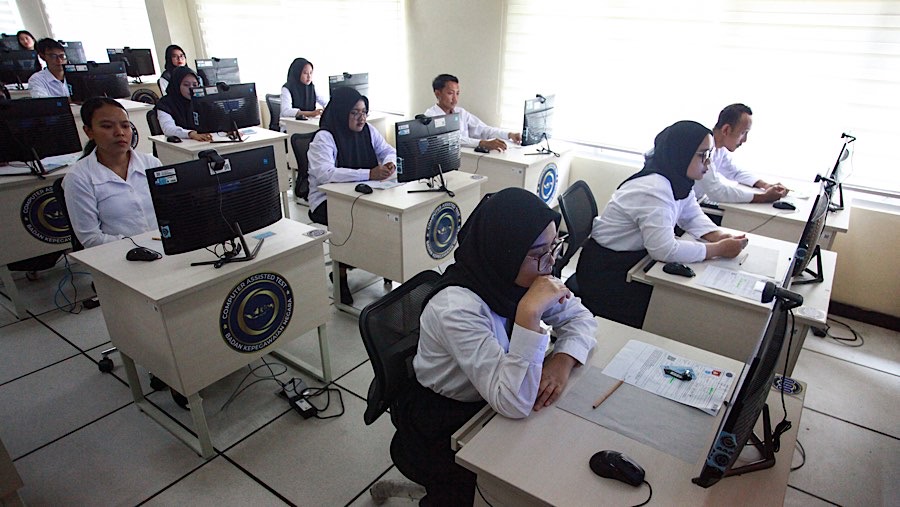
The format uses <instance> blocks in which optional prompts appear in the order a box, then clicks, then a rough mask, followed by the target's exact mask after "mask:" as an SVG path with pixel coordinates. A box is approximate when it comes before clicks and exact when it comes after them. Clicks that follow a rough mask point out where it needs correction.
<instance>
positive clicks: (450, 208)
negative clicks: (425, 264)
mask: <svg viewBox="0 0 900 507" xmlns="http://www.w3.org/2000/svg"><path fill="white" fill-rule="evenodd" d="M461 223H462V218H461V215H460V212H459V206H457V205H456V203H454V202H450V201H447V202H445V203H441V204H440V205H438V207H436V208H434V211H432V212H431V216H430V217H429V218H428V225H427V226H425V249H426V250H427V251H428V255H430V256H431V258H432V259H443V258H444V257H446V256H447V255H449V254H450V252H451V251H452V250H453V245H455V244H456V233H457V232H459V227H460V224H461Z"/></svg>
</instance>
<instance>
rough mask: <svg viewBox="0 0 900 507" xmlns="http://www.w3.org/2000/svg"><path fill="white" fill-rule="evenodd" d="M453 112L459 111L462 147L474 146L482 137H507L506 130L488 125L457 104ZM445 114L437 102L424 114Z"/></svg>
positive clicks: (504, 138)
mask: <svg viewBox="0 0 900 507" xmlns="http://www.w3.org/2000/svg"><path fill="white" fill-rule="evenodd" d="M453 112H454V113H459V145H460V146H462V147H464V148H474V147H476V146H478V141H480V140H482V139H494V138H497V139H503V140H508V139H509V131H508V130H503V129H498V128H496V127H490V126H488V125H487V124H485V123H484V122H483V121H481V120H480V119H479V118H478V117H477V116H475V115H474V114H472V113H470V112H468V111H466V110H465V109H463V108H461V107H459V106H457V107H455V108H454V109H453ZM445 114H447V113H445V112H444V110H443V109H441V106H439V105H437V104H435V105H433V106H431V107H430V108H428V110H427V111H425V116H443V115H445Z"/></svg>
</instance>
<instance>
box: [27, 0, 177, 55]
mask: <svg viewBox="0 0 900 507" xmlns="http://www.w3.org/2000/svg"><path fill="white" fill-rule="evenodd" d="M43 2H44V9H45V11H46V13H47V20H48V22H49V23H50V32H51V33H52V34H53V38H54V39H59V40H64V41H81V43H82V45H83V46H84V55H85V57H86V58H87V59H88V60H93V61H95V62H99V63H102V62H108V61H109V57H108V56H107V54H106V50H107V48H121V47H125V46H128V47H131V48H140V49H148V48H149V49H150V50H151V52H152V53H153V54H154V61H155V62H156V63H155V65H156V67H157V69H156V72H157V73H159V72H161V71H160V69H159V59H158V58H156V49H155V46H154V44H153V34H152V32H151V31H150V20H149V19H148V17H147V7H146V4H145V3H144V0H43Z"/></svg>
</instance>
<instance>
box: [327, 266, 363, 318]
mask: <svg viewBox="0 0 900 507" xmlns="http://www.w3.org/2000/svg"><path fill="white" fill-rule="evenodd" d="M339 265H340V263H339V262H338V261H336V260H334V259H331V296H332V297H333V298H334V307H335V308H337V309H338V310H341V311H343V312H345V313H349V314H350V315H355V316H356V317H359V314H360V313H362V312H360V311H359V310H357V309H356V308H355V307H352V306H348V305H345V304H344V303H341V283H340V276H341V269H340V268H339V267H338V266H339Z"/></svg>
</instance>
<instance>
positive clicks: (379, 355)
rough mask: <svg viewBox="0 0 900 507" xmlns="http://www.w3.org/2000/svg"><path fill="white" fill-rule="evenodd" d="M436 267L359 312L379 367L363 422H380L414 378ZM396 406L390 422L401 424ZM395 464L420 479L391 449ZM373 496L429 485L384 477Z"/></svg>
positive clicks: (417, 492)
mask: <svg viewBox="0 0 900 507" xmlns="http://www.w3.org/2000/svg"><path fill="white" fill-rule="evenodd" d="M440 278H441V275H440V274H439V273H438V272H436V271H423V272H421V273H419V274H417V275H416V276H414V277H412V278H411V279H409V280H408V281H406V282H405V283H403V284H402V285H400V287H398V288H397V289H395V290H394V291H392V292H390V293H388V294H387V295H386V296H384V297H382V298H381V299H379V300H378V301H375V302H374V303H372V304H370V305H369V306H367V307H365V309H363V311H362V313H360V315H359V333H360V335H361V336H362V339H363V344H364V345H365V346H366V352H367V353H368V354H369V360H370V362H371V363H372V369H373V370H374V371H375V378H374V379H372V383H371V384H369V392H368V395H367V397H366V403H367V404H366V411H365V413H364V414H363V421H365V423H366V424H367V425H369V424H372V423H373V422H375V421H376V420H377V419H378V418H379V417H380V416H381V414H383V413H384V412H385V411H387V409H388V408H390V407H391V404H392V403H393V401H394V399H395V398H396V397H397V394H398V393H400V392H401V390H402V389H403V388H404V387H406V386H407V385H408V384H409V383H410V382H411V380H412V379H413V376H414V373H413V369H412V359H413V356H415V355H416V348H417V347H418V344H419V316H420V315H421V314H422V302H423V301H424V299H425V297H426V296H427V295H428V294H429V293H430V292H431V291H432V289H433V288H434V287H435V285H436V284H437V283H438V281H439V280H440ZM396 414H397V411H395V410H392V411H391V422H393V424H394V426H395V427H396V426H397V421H396V417H397V415H396ZM391 457H392V459H393V460H394V465H396V466H397V469H398V470H399V471H400V473H402V474H403V475H404V476H406V477H409V478H412V479H415V477H416V471H415V470H414V469H411V467H410V466H407V465H405V463H404V460H403V459H402V458H399V457H397V456H395V455H394V453H393V452H391ZM370 493H371V494H372V497H373V499H375V500H376V503H377V502H378V500H379V499H380V500H382V501H383V500H384V499H386V498H387V497H388V496H412V497H416V496H421V495H424V493H425V490H424V488H422V487H421V486H419V485H418V484H412V483H400V484H398V483H396V482H385V481H379V482H378V483H376V484H375V485H373V486H372V488H371V490H370Z"/></svg>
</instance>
